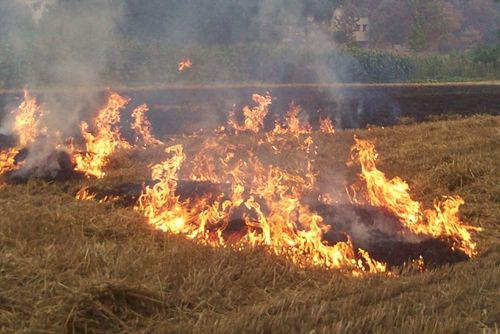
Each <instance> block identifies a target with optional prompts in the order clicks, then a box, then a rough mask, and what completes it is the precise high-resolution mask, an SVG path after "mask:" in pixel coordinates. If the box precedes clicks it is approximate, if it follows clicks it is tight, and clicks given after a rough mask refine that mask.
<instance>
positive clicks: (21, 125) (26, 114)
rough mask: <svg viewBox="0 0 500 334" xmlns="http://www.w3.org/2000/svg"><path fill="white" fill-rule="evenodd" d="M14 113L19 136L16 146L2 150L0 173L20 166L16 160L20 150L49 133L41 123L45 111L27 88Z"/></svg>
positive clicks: (15, 129)
mask: <svg viewBox="0 0 500 334" xmlns="http://www.w3.org/2000/svg"><path fill="white" fill-rule="evenodd" d="M12 113H13V114H14V123H13V126H12V131H13V132H14V134H15V135H16V136H17V144H16V146H15V147H12V148H9V149H7V150H3V151H0V174H4V173H6V172H8V171H11V170H14V169H16V168H19V167H20V164H16V162H15V157H16V155H17V154H18V153H19V151H20V150H21V149H22V148H26V147H28V146H30V145H31V144H33V143H34V142H35V140H36V138H37V137H38V136H39V135H41V134H46V133H47V128H46V127H44V126H43V125H42V123H41V119H42V117H43V116H44V112H43V110H42V108H41V107H40V106H39V105H38V103H37V101H36V99H35V98H34V97H33V96H31V95H30V94H29V92H28V91H27V90H24V98H23V101H22V102H21V104H20V105H19V106H18V107H17V108H16V109H14V110H13V111H12Z"/></svg>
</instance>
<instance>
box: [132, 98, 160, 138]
mask: <svg viewBox="0 0 500 334" xmlns="http://www.w3.org/2000/svg"><path fill="white" fill-rule="evenodd" d="M148 110H149V109H148V106H147V105H145V104H142V105H140V106H138V107H137V108H135V109H134V111H133V112H132V117H133V118H134V122H133V123H132V125H131V127H132V129H133V130H134V131H135V133H136V134H137V137H136V141H139V140H140V139H142V143H143V145H144V146H148V145H159V144H161V143H162V142H161V141H159V140H158V139H156V138H155V137H154V136H153V134H152V133H151V123H150V122H149V120H148V119H147V118H146V113H147V112H148Z"/></svg>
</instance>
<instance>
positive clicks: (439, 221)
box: [352, 138, 480, 257]
mask: <svg viewBox="0 0 500 334" xmlns="http://www.w3.org/2000/svg"><path fill="white" fill-rule="evenodd" d="M352 157H353V159H354V160H357V161H359V163H360V165H361V177H362V178H363V180H364V181H365V182H366V190H367V199H368V201H369V203H370V204H372V205H374V206H378V207H382V208H386V209H387V210H389V211H390V212H392V213H393V214H394V215H395V216H397V217H399V219H400V221H401V223H402V224H403V225H404V226H405V227H406V228H408V229H409V230H410V231H412V232H414V233H417V234H422V235H428V236H432V237H446V238H451V239H452V240H453V243H454V247H456V248H457V249H460V250H462V251H463V252H464V253H466V254H467V255H468V256H469V257H472V256H475V255H476V254H477V250H476V244H475V242H473V241H472V237H471V234H470V232H469V231H478V230H480V229H479V228H477V227H473V226H468V225H465V224H464V223H463V222H462V221H461V220H460V217H459V216H458V209H459V207H460V206H461V205H462V204H463V203H464V201H463V199H462V198H461V197H459V196H456V197H447V198H445V199H444V201H442V202H435V204H434V208H433V209H427V210H424V209H423V208H422V204H421V203H420V202H417V201H415V200H413V199H412V198H411V195H410V192H409V186H408V184H407V183H406V182H405V181H403V180H402V179H400V178H399V177H395V178H393V179H387V178H386V176H385V175H384V173H383V172H381V171H380V170H379V169H378V168H377V166H376V161H377V152H376V151H375V147H374V145H373V144H372V143H371V142H369V141H366V140H361V139H358V138H355V145H354V147H353V148H352Z"/></svg>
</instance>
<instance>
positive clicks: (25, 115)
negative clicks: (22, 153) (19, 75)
mask: <svg viewBox="0 0 500 334" xmlns="http://www.w3.org/2000/svg"><path fill="white" fill-rule="evenodd" d="M15 113H16V119H15V122H14V132H15V133H16V134H17V135H18V137H19V146H20V147H26V146H28V145H29V144H31V143H33V142H34V141H35V139H36V137H37V136H38V135H39V134H40V132H46V128H41V126H40V124H39V120H40V119H41V117H42V116H43V112H42V109H41V108H40V106H39V105H38V104H37V101H36V99H35V98H34V97H32V96H31V95H30V94H29V93H28V91H27V90H25V91H24V100H23V102H22V103H21V104H20V105H19V107H18V108H17V109H16V110H15Z"/></svg>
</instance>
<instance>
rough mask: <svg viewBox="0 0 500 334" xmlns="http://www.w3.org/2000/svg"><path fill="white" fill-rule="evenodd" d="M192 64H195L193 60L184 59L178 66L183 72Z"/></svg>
mask: <svg viewBox="0 0 500 334" xmlns="http://www.w3.org/2000/svg"><path fill="white" fill-rule="evenodd" d="M191 66H193V62H191V60H189V59H183V60H181V61H180V62H179V66H178V69H179V72H183V71H185V70H187V69H188V68H191Z"/></svg>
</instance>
